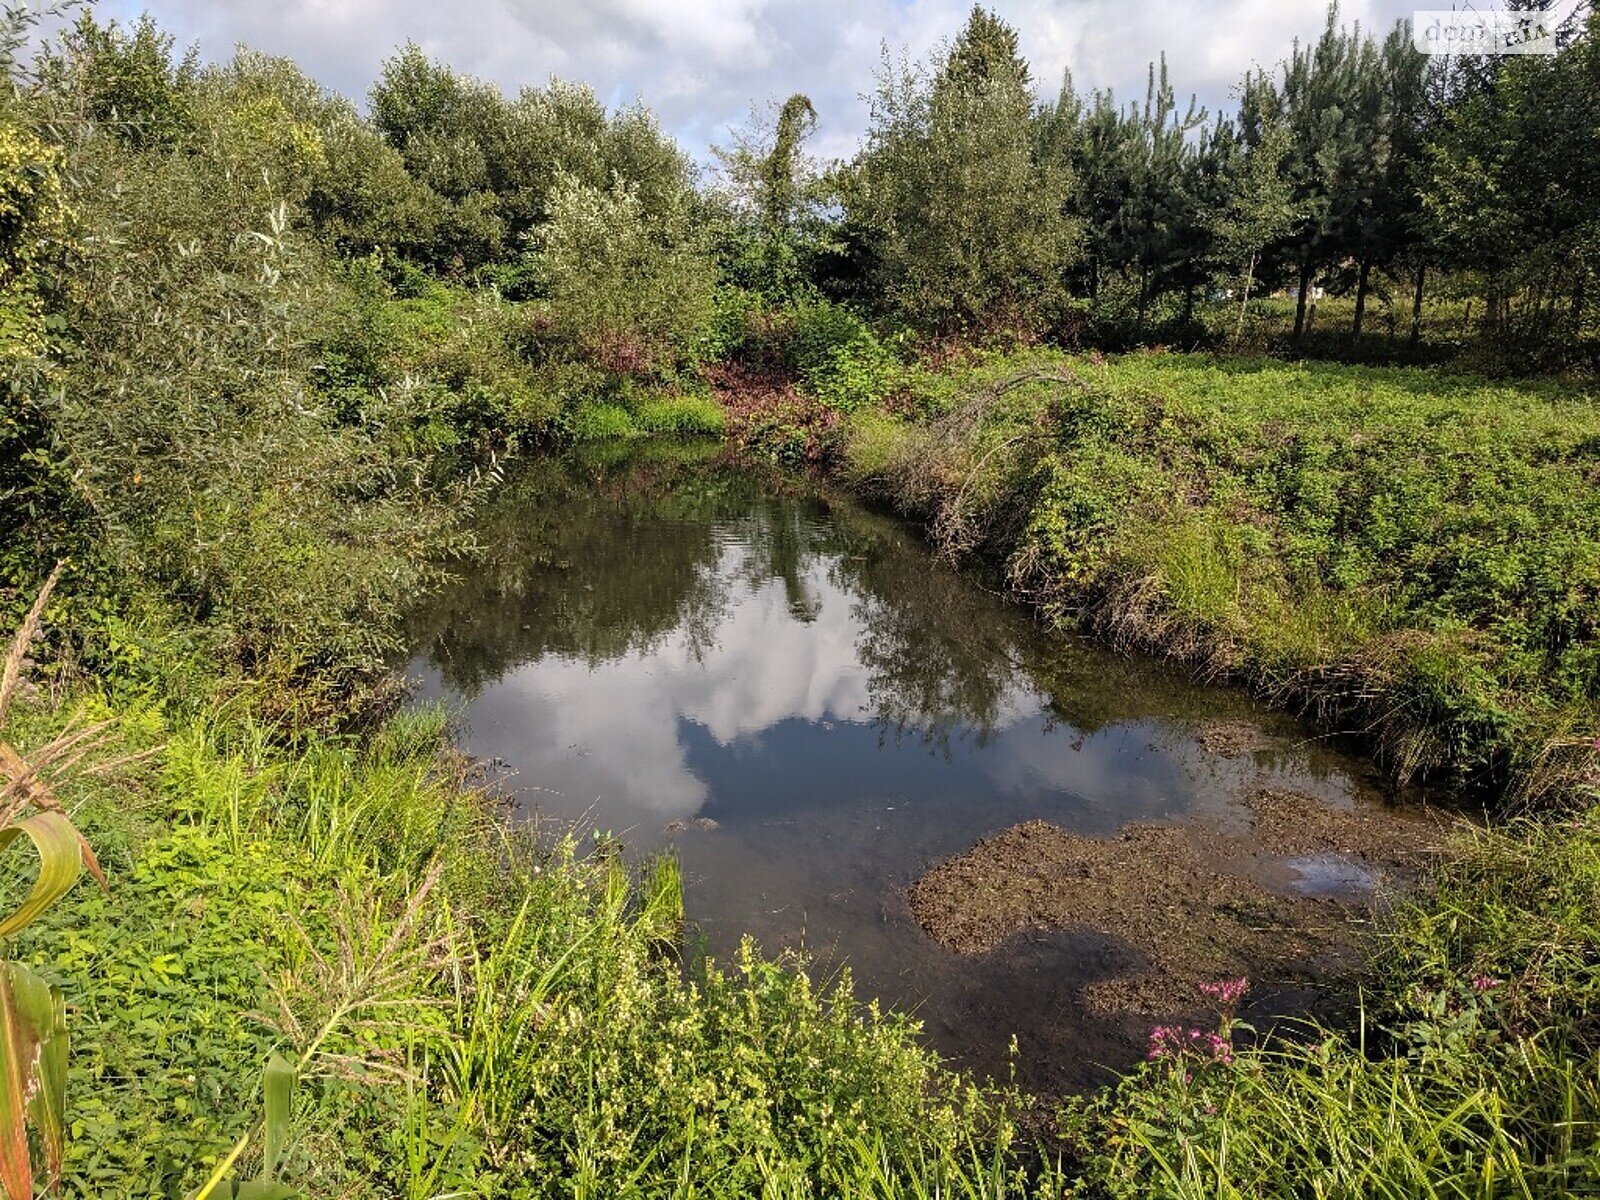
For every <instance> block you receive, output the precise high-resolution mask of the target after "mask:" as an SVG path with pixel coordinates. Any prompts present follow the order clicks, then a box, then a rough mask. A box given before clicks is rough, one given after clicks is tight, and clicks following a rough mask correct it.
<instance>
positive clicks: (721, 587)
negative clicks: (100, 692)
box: [408, 446, 1380, 1090]
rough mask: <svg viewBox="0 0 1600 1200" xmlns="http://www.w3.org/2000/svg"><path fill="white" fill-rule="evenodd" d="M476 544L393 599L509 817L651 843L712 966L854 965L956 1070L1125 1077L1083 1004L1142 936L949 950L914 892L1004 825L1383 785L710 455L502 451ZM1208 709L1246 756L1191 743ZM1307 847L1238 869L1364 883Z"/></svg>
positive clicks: (1139, 1021) (1206, 816) (1216, 698)
mask: <svg viewBox="0 0 1600 1200" xmlns="http://www.w3.org/2000/svg"><path fill="white" fill-rule="evenodd" d="M477 538H478V540H479V541H480V542H481V543H482V544H483V546H484V548H485V553H484V556H483V558H482V560H481V561H475V562H474V563H473V564H472V565H471V566H470V567H469V568H467V569H464V570H462V571H461V572H460V573H459V576H458V578H456V579H455V580H454V581H453V582H452V583H451V584H450V585H449V586H448V587H446V588H445V589H444V590H443V591H442V592H441V593H440V594H438V595H437V596H436V597H433V598H432V599H430V600H429V602H428V603H427V604H426V605H425V606H424V607H423V609H422V610H421V611H419V612H418V613H417V614H416V616H415V619H414V622H413V627H412V633H413V645H414V647H415V652H414V657H413V659H412V661H411V663H410V666H409V668H408V673H409V674H410V675H411V676H412V677H413V679H415V680H416V681H418V683H417V691H418V694H419V696H420V697H421V698H422V699H424V700H429V701H443V702H445V703H447V704H449V705H451V706H453V707H454V708H456V709H457V710H458V711H459V712H460V714H461V717H462V727H461V733H460V742H461V745H462V748H463V749H464V750H465V751H467V752H468V753H470V754H472V755H474V756H476V757H478V758H480V759H483V760H485V761H488V762H490V763H492V764H493V765H494V768H495V772H496V774H497V775H498V777H499V778H500V779H501V781H502V782H503V784H504V786H505V787H506V788H507V789H508V790H509V792H510V793H511V795H512V796H513V797H514V800H515V803H516V805H517V806H518V807H519V809H520V810H521V812H523V813H524V814H525V815H527V816H530V817H533V816H538V817H541V818H544V819H549V820H554V821H559V822H561V823H564V824H568V825H571V826H573V827H575V828H576V829H577V831H578V832H579V833H580V834H581V835H583V836H590V835H591V834H592V833H593V832H594V831H605V832H608V833H611V834H614V835H616V836H618V837H620V838H621V839H622V840H623V842H624V843H625V845H626V846H627V847H628V848H629V850H630V852H631V853H634V854H637V855H641V856H642V855H645V854H648V853H651V852H653V851H657V850H660V849H662V848H665V847H671V848H673V849H674V850H675V852H676V853H677V854H678V855H679V857H680V858H681V861H682V865H683V869H684V877H685V881H686V885H685V906H686V911H687V916H688V918H689V921H690V922H691V927H692V930H693V936H694V937H697V938H699V939H702V940H703V943H704V946H705V948H706V950H707V951H708V952H709V953H711V954H712V955H713V956H715V957H718V958H724V959H725V958H726V957H727V956H728V955H729V954H730V953H731V952H732V951H733V950H734V949H735V948H736V947H737V945H738V942H739V939H740V937H741V936H742V935H744V934H746V933H748V934H751V935H753V936H754V937H755V938H756V939H758V941H759V942H760V944H761V945H762V947H763V948H764V949H765V950H767V951H768V952H776V951H779V950H782V949H786V948H796V949H803V950H804V951H805V952H807V953H808V954H809V955H810V956H811V958H812V960H813V962H814V964H815V967H814V970H815V971H816V973H818V974H819V975H821V976H824V977H826V976H828V975H830V974H832V973H834V972H836V971H837V970H838V969H840V968H842V967H844V966H848V967H849V968H850V970H851V972H852V973H853V976H854V980H855V986H856V989H857V991H858V994H860V995H861V996H863V997H865V998H878V999H881V1000H882V1001H884V1002H885V1003H886V1004H889V1005H893V1006H897V1007H899V1008H901V1009H902V1010H906V1011H910V1012H912V1013H914V1014H915V1015H916V1016H918V1017H919V1018H920V1019H921V1020H922V1021H923V1022H924V1023H925V1031H926V1036H927V1038H928V1040H929V1041H930V1043H931V1044H932V1045H933V1046H935V1047H936V1048H937V1049H938V1050H940V1051H941V1052H943V1053H944V1054H945V1055H947V1056H949V1057H950V1058H951V1059H952V1060H953V1061H954V1063H955V1064H956V1065H958V1066H962V1067H967V1068H971V1069H973V1070H976V1071H978V1072H980V1073H987V1074H990V1075H998V1076H1002V1077H1004V1076H1005V1075H1006V1074H1007V1073H1009V1072H1010V1071H1011V1070H1012V1068H1013V1066H1015V1069H1016V1074H1017V1077H1018V1079H1019V1081H1020V1082H1022V1083H1024V1084H1025V1085H1027V1086H1030V1087H1034V1088H1037V1089H1041V1090H1060V1089H1068V1088H1074V1087H1081V1086H1084V1085H1086V1084H1088V1083H1092V1082H1094V1081H1095V1080H1097V1079H1099V1078H1103V1077H1104V1073H1105V1072H1106V1071H1107V1070H1108V1069H1120V1068H1123V1067H1126V1066H1127V1065H1128V1064H1129V1063H1130V1062H1131V1061H1133V1060H1134V1059H1136V1058H1137V1056H1138V1053H1139V1050H1140V1048H1141V1044H1142V1043H1141V1040H1140V1039H1141V1036H1142V1032H1143V1030H1144V1029H1145V1028H1147V1026H1148V1022H1147V1021H1145V1020H1144V1019H1143V1018H1142V1017H1139V1016H1136V1015H1130V1014H1127V1013H1122V1014H1118V1013H1116V1012H1114V1011H1113V1012H1108V1011H1102V1010H1100V1009H1097V1008H1095V1006H1093V1005H1090V1004H1088V1003H1086V1001H1085V999H1084V997H1085V995H1086V991H1085V989H1086V988H1088V987H1089V986H1090V985H1091V984H1094V983H1095V982H1096V981H1098V980H1105V979H1107V978H1112V977H1115V976H1117V975H1118V974H1119V973H1123V972H1126V971H1127V970H1128V968H1129V962H1130V955H1132V956H1133V957H1137V952H1136V951H1134V950H1130V948H1129V946H1128V945H1127V944H1126V943H1125V941H1124V940H1123V939H1121V938H1119V937H1118V936H1117V932H1116V931H1115V930H1114V929H1104V928H1102V929H1099V930H1094V929H1073V928H1061V929H1053V930H1052V929H1050V928H1043V927H1032V926H1030V927H1028V928H1023V929H1020V930H1019V931H1018V932H1017V933H1016V935H1015V936H1010V937H1007V938H1005V939H1003V941H1002V944H1000V945H999V946H998V947H997V948H993V949H990V950H989V951H987V952H986V953H982V954H971V953H959V952H958V951H957V950H955V949H951V948H948V947H947V946H946V945H944V944H941V942H939V941H937V940H935V939H934V938H932V937H930V936H929V935H928V933H926V932H925V931H924V929H923V927H922V926H921V925H919V923H918V921H917V920H916V919H915V917H914V916H913V914H912V911H911V908H910V906H909V904H908V900H907V888H908V887H909V886H910V885H911V884H912V883H913V882H914V881H916V880H917V879H918V878H919V877H921V876H922V875H923V874H924V873H926V872H928V871H929V869H930V868H931V867H933V866H934V865H936V864H938V863H940V862H942V861H944V860H946V859H949V858H951V857H952V856H954V855H960V854H962V853H963V852H965V851H967V850H968V849H969V848H971V847H972V846H973V844H974V843H975V842H977V841H979V840H980V839H983V838H986V837H989V836H991V835H994V834H997V833H999V832H1000V831H1003V830H1006V829H1008V828H1010V827H1012V826H1016V825H1018V824H1019V823H1022V822H1028V821H1038V820H1043V821H1047V822H1050V823H1051V824H1052V825H1055V826H1059V827H1061V828H1062V829H1065V830H1067V831H1070V832H1071V833H1073V834H1076V835H1089V836H1091V837H1096V838H1104V837H1110V836H1111V835H1115V834H1117V833H1118V831H1119V830H1124V829H1125V828H1126V827H1128V826H1129V825H1130V823H1142V824H1149V823H1178V824H1180V825H1183V826H1186V827H1192V828H1196V829H1201V830H1224V831H1226V830H1235V831H1237V830H1239V829H1243V828H1248V826H1249V823H1250V814H1249V812H1248V811H1247V809H1246V808H1245V807H1244V803H1243V801H1244V798H1245V797H1246V796H1247V795H1249V794H1251V793H1252V792H1253V791H1259V790H1260V789H1262V788H1269V789H1273V790H1274V791H1275V792H1280V793H1290V792H1292V793H1294V794H1295V795H1297V796H1301V797H1310V798H1312V800H1313V801H1314V802H1315V803H1317V804H1319V805H1326V806H1327V807H1328V808H1329V809H1330V810H1344V811H1354V810H1358V809H1362V808H1370V809H1372V810H1373V811H1377V806H1378V805H1379V803H1380V801H1379V796H1378V789H1377V783H1376V780H1375V779H1374V777H1373V776H1372V773H1371V770H1370V768H1369V767H1368V766H1367V764H1366V763H1365V762H1364V761H1363V760H1361V759H1360V758H1359V757H1355V756H1353V755H1351V754H1350V753H1348V752H1346V751H1342V750H1340V749H1338V748H1335V747H1332V746H1330V745H1329V744H1328V743H1326V742H1325V741H1324V740H1322V739H1319V738H1317V737H1315V736H1314V735H1313V734H1312V733H1311V732H1310V731H1309V730H1308V729H1307V728H1306V727H1304V726H1302V725H1300V724H1298V723H1296V722H1295V721H1294V720H1292V719H1290V718H1288V717H1285V716H1283V715H1281V714H1275V713H1271V712H1267V711H1264V710H1263V709H1262V708H1261V707H1260V706H1258V705H1256V704H1255V703H1253V702H1252V701H1251V700H1250V699H1249V698H1248V697H1247V696H1245V695H1244V694H1243V693H1241V692H1239V691H1237V690H1232V689H1225V688H1216V687H1204V686H1200V685H1198V684H1196V683H1195V682H1193V681H1192V680H1191V679H1190V678H1189V677H1188V676H1187V675H1186V674H1185V673H1184V672H1183V671H1182V670H1181V669H1178V668H1175V667H1172V666H1169V665H1166V664H1161V663H1157V662H1153V661H1149V660H1142V659H1138V658H1130V657H1127V656H1121V655H1117V654H1114V653H1111V652H1109V651H1108V650H1106V649H1104V648H1102V647H1100V646H1097V645H1095V644H1092V643H1090V642H1088V641H1085V640H1082V639H1079V638H1076V637H1072V636H1067V635H1063V634H1059V633H1053V632H1050V631H1048V630H1046V629H1044V628H1043V627H1042V626H1040V625H1039V624H1038V623H1037V622H1035V621H1034V620H1033V619H1032V618H1031V617H1030V616H1029V615H1028V614H1027V613H1026V612H1025V611H1023V610H1022V609H1020V608H1018V607H1016V606H1014V605H1010V604H1008V603H1006V602H1005V601H1003V600H1002V599H1000V598H999V597H997V596H996V595H994V594H993V593H992V592H991V591H989V590H987V589H986V588H985V586H983V583H982V582H981V581H980V580H978V579H976V578H974V577H972V576H969V575H967V574H964V573H961V572H957V571H955V570H952V569H950V568H949V567H947V566H945V565H943V564H942V563H940V562H939V561H937V560H936V559H935V558H934V557H933V556H932V555H931V554H930V553H929V551H928V549H927V548H926V546H925V545H924V544H923V543H922V542H921V541H919V539H918V538H917V537H916V536H915V535H914V534H913V533H912V532H911V531H909V530H908V529H907V528H906V527H905V526H904V525H902V524H901V523H899V522H898V521H896V520H894V519H891V518H889V517H886V516H884V515H882V514H879V513H876V512H873V511H870V510H869V509H867V508H864V507H862V506H861V505H859V504H856V503H853V502H851V501H849V500H848V499H846V498H844V497H842V496H840V495H837V494H833V493H832V492H830V491H828V490H827V489H825V488H823V487H820V486H818V485H815V484H813V483H810V482H807V481H804V480H800V479H796V478H793V477H785V476H779V475H775V474H771V473H765V472H762V471H759V470H753V469H751V468H749V467H747V466H742V465H740V464H738V463H736V462H733V461H731V460H728V459H726V458H725V457H724V456H722V455H720V454H719V453H718V452H717V451H716V450H715V448H705V447H689V446H667V447H661V446H657V447H652V448H649V449H647V450H645V451H639V452H633V453H631V454H623V453H621V452H615V451H614V452H612V453H610V454H601V455H598V456H596V455H590V456H586V457H585V456H569V457H564V458H559V459H557V458H548V459H538V460H533V461H529V462H526V463H523V464H521V465H520V466H519V467H518V468H517V469H516V471H515V472H514V473H513V474H512V475H511V477H509V478H508V479H507V481H506V482H505V484H504V485H503V487H502V488H501V489H500V490H499V492H498V493H497V495H496V497H495V499H494V501H493V502H492V504H491V505H490V506H488V507H487V508H486V509H485V510H484V511H483V512H482V513H480V514H479V516H478V518H477ZM1219 722H1220V723H1221V725H1220V726H1219V724H1218V723H1219ZM1231 726H1236V727H1237V728H1244V729H1247V730H1248V731H1249V737H1248V738H1247V739H1246V745H1245V746H1244V747H1243V749H1240V748H1238V747H1234V748H1233V749H1232V750H1231V751H1228V752H1219V751H1218V749H1217V748H1216V747H1215V746H1214V745H1208V744H1207V738H1206V736H1205V730H1207V729H1213V728H1218V727H1221V728H1224V729H1226V728H1229V727H1231ZM1301 849H1304V848H1303V847H1302V848H1301ZM1313 849H1315V847H1313ZM1300 858H1301V860H1302V861H1301V863H1300V866H1301V868H1302V869H1301V870H1300V871H1299V872H1298V874H1297V870H1296V866H1295V861H1296V860H1295V856H1294V855H1292V854H1288V853H1285V854H1281V855H1278V856H1277V857H1276V858H1274V857H1273V856H1272V855H1271V854H1268V855H1266V857H1265V858H1261V859H1259V862H1258V865H1259V863H1260V862H1264V863H1266V868H1265V869H1266V870H1267V872H1268V874H1271V873H1272V871H1274V870H1275V871H1276V872H1277V875H1278V876H1279V877H1281V879H1282V880H1286V881H1288V883H1289V884H1290V885H1297V886H1300V889H1301V890H1302V891H1304V892H1306V893H1308V894H1309V893H1315V894H1318V895H1320V894H1323V893H1325V892H1330V891H1338V890H1339V889H1340V888H1341V887H1344V886H1346V885H1349V886H1355V887H1359V886H1362V884H1363V882H1364V879H1363V877H1362V875H1361V872H1362V871H1363V870H1364V868H1362V867H1360V866H1359V865H1358V864H1355V863H1353V862H1347V861H1345V859H1343V858H1341V856H1340V855H1338V854H1333V855H1331V856H1330V855H1328V854H1311V855H1309V856H1308V855H1301V856H1300ZM1253 861H1257V860H1253ZM1301 876H1303V878H1301ZM1269 883H1270V881H1269ZM1149 886H1150V887H1152V888H1155V887H1160V886H1162V885H1161V881H1160V878H1159V877H1158V876H1155V875H1152V876H1151V879H1150V881H1149ZM1157 899H1159V897H1157ZM1013 1037H1015V1038H1016V1039H1017V1047H1018V1055H1017V1059H1016V1062H1015V1064H1013V1063H1012V1062H1011V1061H1010V1059H1009V1057H1008V1050H1009V1047H1010V1046H1011V1043H1012V1039H1013Z"/></svg>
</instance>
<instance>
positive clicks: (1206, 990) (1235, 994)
mask: <svg viewBox="0 0 1600 1200" xmlns="http://www.w3.org/2000/svg"><path fill="white" fill-rule="evenodd" d="M1249 990H1250V980H1249V978H1248V977H1246V976H1240V977H1239V978H1238V979H1220V980H1218V981H1217V982H1216V983H1202V984H1201V985H1200V994H1201V995H1202V996H1208V997H1210V998H1211V999H1213V1000H1215V1001H1216V1002H1217V1003H1218V1004H1220V1005H1222V1006H1223V1007H1224V1008H1232V1007H1233V1006H1234V1005H1235V1004H1237V1003H1239V999H1240V997H1242V996H1243V995H1244V994H1245V993H1246V992H1247V991H1249Z"/></svg>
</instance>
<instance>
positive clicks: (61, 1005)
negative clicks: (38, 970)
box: [11, 963, 67, 1188]
mask: <svg viewBox="0 0 1600 1200" xmlns="http://www.w3.org/2000/svg"><path fill="white" fill-rule="evenodd" d="M11 972H12V975H13V978H14V988H15V992H16V996H17V1005H18V1009H19V1011H20V1013H21V1015H22V1016H23V1018H24V1019H25V1020H27V1021H28V1022H29V1023H31V1024H32V1025H33V1027H34V1029H35V1030H36V1031H37V1032H38V1034H39V1057H38V1064H37V1066H36V1067H35V1068H34V1075H35V1079H34V1091H33V1097H32V1099H30V1100H29V1101H28V1115H29V1116H30V1117H32V1118H33V1127H34V1128H35V1129H37V1130H38V1131H39V1142H40V1144H41V1145H42V1146H43V1148H44V1153H45V1165H46V1167H47V1169H48V1171H49V1179H50V1186H51V1188H59V1187H60V1186H61V1162H62V1159H63V1158H64V1157H65V1155H66V1151H67V1001H66V997H65V996H63V995H62V993H61V989H60V988H58V987H56V986H55V985H54V984H51V983H46V982H45V981H44V980H42V979H40V978H39V977H38V976H37V975H35V974H34V973H33V972H32V971H29V970H28V969H27V968H26V967H22V966H19V965H17V964H14V963H13V964H12V965H11ZM24 980H26V983H24Z"/></svg>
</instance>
